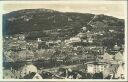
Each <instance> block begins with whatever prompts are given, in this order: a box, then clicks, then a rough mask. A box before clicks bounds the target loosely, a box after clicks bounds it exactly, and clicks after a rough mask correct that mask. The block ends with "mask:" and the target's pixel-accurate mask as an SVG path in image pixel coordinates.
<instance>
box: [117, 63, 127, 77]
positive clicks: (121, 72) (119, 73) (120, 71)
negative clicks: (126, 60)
mask: <svg viewBox="0 0 128 82" xmlns="http://www.w3.org/2000/svg"><path fill="white" fill-rule="evenodd" d="M124 75H125V70H124V64H120V65H119V67H118V69H117V72H116V74H115V78H120V79H124Z"/></svg>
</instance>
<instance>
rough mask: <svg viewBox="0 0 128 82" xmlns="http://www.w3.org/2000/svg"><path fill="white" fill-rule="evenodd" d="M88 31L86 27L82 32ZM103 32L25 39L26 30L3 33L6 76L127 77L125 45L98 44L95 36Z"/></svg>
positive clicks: (4, 76)
mask: <svg viewBox="0 0 128 82" xmlns="http://www.w3.org/2000/svg"><path fill="white" fill-rule="evenodd" d="M57 30H61V29H57ZM85 30H86V27H83V28H82V31H85ZM45 32H49V30H45ZM109 32H114V30H109ZM50 33H55V32H51V31H50ZM103 35H104V32H99V33H94V32H93V33H92V32H91V31H89V30H88V31H87V32H80V33H78V34H77V35H75V36H74V37H70V38H69V39H65V40H63V39H61V38H60V39H57V40H49V37H43V38H36V40H26V36H27V34H24V33H23V34H22V33H21V34H15V35H12V36H9V35H7V36H4V37H3V50H4V52H3V61H4V62H3V78H4V79H124V78H125V60H124V59H125V58H124V57H125V54H124V45H123V44H122V45H120V46H119V45H118V43H115V45H114V46H113V47H112V48H111V49H108V48H107V47H105V46H102V45H95V44H94V43H95V36H103ZM85 36H86V38H85ZM83 37H84V38H83ZM63 38H65V37H63ZM97 42H98V41H97Z"/></svg>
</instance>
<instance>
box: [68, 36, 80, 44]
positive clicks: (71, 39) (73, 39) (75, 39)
mask: <svg viewBox="0 0 128 82" xmlns="http://www.w3.org/2000/svg"><path fill="white" fill-rule="evenodd" d="M70 41H71V43H72V42H80V41H81V39H80V38H79V37H72V38H70Z"/></svg>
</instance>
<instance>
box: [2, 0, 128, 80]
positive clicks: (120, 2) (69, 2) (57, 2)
mask: <svg viewBox="0 0 128 82" xmlns="http://www.w3.org/2000/svg"><path fill="white" fill-rule="evenodd" d="M42 2H43V3H47V4H53V3H56V4H59V3H68V4H78V3H80V4H85V3H88V4H95V3H98V4H99V3H100V4H124V5H125V8H124V9H125V11H126V12H125V16H126V17H125V18H126V19H125V54H126V57H125V61H126V62H127V53H128V51H127V40H128V38H127V2H126V1H116V3H114V2H115V1H98V0H94V1H88V0H87V1H83V0H82V1H76V0H75V1H65V0H64V1H58V0H57V1H1V2H0V3H1V4H0V12H1V13H4V12H3V11H4V10H3V5H4V4H14V3H20V4H24V3H25V4H40V3H42ZM0 31H1V32H0V41H1V42H0V54H1V55H0V61H2V14H0ZM127 63H128V62H127ZM125 65H126V67H127V64H125ZM125 71H126V78H125V79H124V80H120V79H117V80H106V79H103V80H102V79H100V80H99V79H98V80H93V79H40V80H35V79H27V80H26V79H2V76H3V75H2V74H3V72H2V62H0V80H1V81H127V80H128V77H127V76H128V74H127V73H128V71H127V69H126V70H125Z"/></svg>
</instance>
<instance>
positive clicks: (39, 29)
mask: <svg viewBox="0 0 128 82" xmlns="http://www.w3.org/2000/svg"><path fill="white" fill-rule="evenodd" d="M83 27H86V31H84V32H82V31H81V29H82V28H83ZM88 30H89V31H90V32H91V33H93V34H94V35H95V34H99V35H96V36H93V38H95V42H96V43H97V44H98V43H102V44H104V45H106V46H108V43H111V44H110V45H114V44H115V43H118V44H119V45H122V44H123V43H124V20H123V19H118V18H115V17H112V16H106V15H103V14H100V15H95V14H89V13H75V12H74V13H73V12H59V11H55V10H50V9H25V10H19V11H13V12H10V13H7V14H4V15H3V35H14V34H20V33H24V34H26V39H27V40H35V39H37V38H44V37H49V40H58V39H62V40H65V39H69V38H71V37H74V36H75V35H77V34H79V33H86V32H87V31H88Z"/></svg>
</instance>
